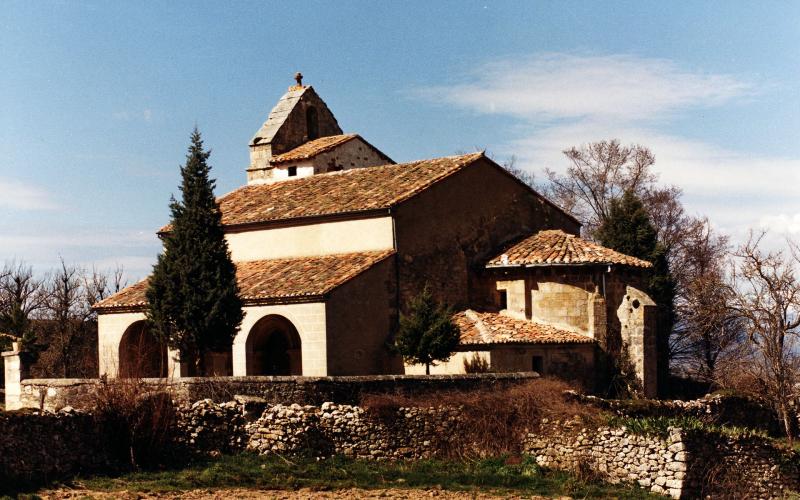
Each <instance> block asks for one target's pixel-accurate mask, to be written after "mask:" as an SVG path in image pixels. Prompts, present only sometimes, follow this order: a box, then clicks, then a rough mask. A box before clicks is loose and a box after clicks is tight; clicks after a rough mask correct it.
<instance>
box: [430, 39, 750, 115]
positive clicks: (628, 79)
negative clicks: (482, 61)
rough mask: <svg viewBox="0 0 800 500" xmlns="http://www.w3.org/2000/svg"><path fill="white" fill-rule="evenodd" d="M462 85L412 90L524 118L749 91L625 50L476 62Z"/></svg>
mask: <svg viewBox="0 0 800 500" xmlns="http://www.w3.org/2000/svg"><path fill="white" fill-rule="evenodd" d="M468 80H469V81H467V82H466V83H456V84H455V85H443V86H433V87H427V88H421V89H417V93H418V94H419V95H421V96H424V97H426V98H436V99H438V100H441V101H444V102H447V103H450V104H454V105H457V106H461V107H465V108H469V109H474V110H477V111H479V112H484V113H502V114H508V115H513V116H517V117H520V118H524V119H537V120H539V119H553V118H591V119H598V118H604V119H608V118H612V119H622V120H640V119H652V118H653V117H661V116H663V115H664V113H670V112H673V111H677V110H681V109H685V108H686V107H689V106H714V105H719V104H721V103H724V102H726V101H729V100H730V99H732V98H735V97H741V96H743V95H748V94H753V93H754V92H755V87H754V86H753V85H752V84H750V83H747V82H743V81H740V80H739V79H737V78H735V77H733V76H729V75H718V74H705V73H699V72H692V71H689V70H686V69H683V68H681V67H679V66H678V65H676V64H675V63H674V62H672V61H669V60H665V59H646V58H641V57H635V56H629V55H605V56H591V55H574V54H559V53H555V54H553V53H550V54H540V55H536V56H533V57H528V58H523V59H514V60H501V61H496V62H493V63H489V64H486V65H483V66H480V67H479V68H478V69H477V70H476V71H475V72H474V73H472V74H470V75H468Z"/></svg>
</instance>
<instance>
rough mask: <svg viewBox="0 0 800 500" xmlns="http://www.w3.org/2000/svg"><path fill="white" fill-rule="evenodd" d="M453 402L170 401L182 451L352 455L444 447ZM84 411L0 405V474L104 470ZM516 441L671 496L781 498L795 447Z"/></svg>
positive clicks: (596, 437)
mask: <svg viewBox="0 0 800 500" xmlns="http://www.w3.org/2000/svg"><path fill="white" fill-rule="evenodd" d="M460 415H461V413H460V411H459V409H458V408H446V407H438V408H383V409H380V410H377V409H376V410H375V411H369V410H365V409H364V408H361V407H358V406H354V405H348V404H338V403H331V402H325V403H323V404H321V405H300V404H291V405H284V404H272V403H269V402H267V401H266V400H265V399H263V398H260V397H253V396H237V397H236V398H235V399H234V401H229V402H225V403H215V402H214V401H212V400H210V399H206V400H202V401H197V402H195V403H191V404H189V403H180V404H179V405H178V406H177V415H176V425H175V428H174V429H175V432H174V437H173V446H174V447H175V448H174V449H176V450H181V453H183V454H182V455H181V456H190V455H193V454H194V455H204V456H208V455H211V456H214V455H219V454H221V453H239V452H242V451H245V450H249V451H251V452H256V453H260V454H271V453H277V454H291V453H309V454H312V455H314V456H317V457H327V456H332V455H339V454H341V455H346V456H350V457H354V458H359V459H369V460H394V459H422V458H430V457H434V456H442V455H447V454H448V452H452V451H456V452H457V451H459V450H454V449H453V448H452V446H453V445H454V444H456V443H457V442H458V441H456V440H455V439H456V438H457V437H458V436H459V435H460V432H461V431H463V430H464V429H463V427H462V422H461V420H460ZM101 434H102V431H101V430H99V429H97V428H96V425H95V423H94V421H93V419H92V417H91V415H88V414H85V413H81V412H76V411H75V410H71V409H65V410H63V411H61V412H59V413H48V412H43V413H39V412H31V411H27V410H26V411H17V412H6V413H0V435H2V436H4V439H2V440H0V484H13V483H8V482H9V481H18V482H19V481H32V480H37V479H38V480H42V479H45V480H46V479H56V478H59V477H68V476H70V475H72V474H75V473H78V472H83V473H86V472H90V471H98V470H100V471H106V472H107V471H113V470H115V468H118V467H121V466H122V465H123V464H122V463H115V462H114V459H113V457H112V456H111V454H110V453H109V451H108V446H109V443H111V442H113V440H114V437H113V436H103V435H101ZM521 450H522V451H523V452H525V453H529V454H531V455H533V456H534V457H535V459H536V461H537V462H538V463H539V464H540V465H542V466H544V467H548V468H555V469H565V470H579V471H582V472H585V471H586V470H591V471H594V473H596V474H597V475H598V476H600V477H602V478H604V479H606V480H609V481H612V482H630V483H638V484H639V485H641V486H642V487H644V488H648V489H650V490H651V491H653V492H657V493H662V494H666V495H669V496H672V497H674V498H698V497H702V496H706V495H711V496H712V497H713V498H730V497H736V498H750V497H759V498H780V497H783V496H784V493H786V492H787V491H789V490H791V491H800V458H798V456H797V454H792V453H787V452H785V451H782V450H780V449H778V448H776V447H775V446H774V445H772V443H771V442H769V441H768V440H766V439H763V438H758V437H745V438H736V439H734V438H730V437H726V436H721V435H717V434H711V433H700V432H696V431H694V432H684V431H683V430H681V429H676V428H670V429H669V432H668V435H667V436H666V437H664V438H661V437H657V436H642V435H635V434H632V433H630V432H628V431H627V430H626V429H624V428H600V429H593V430H587V429H582V430H579V429H576V428H574V427H573V426H572V425H571V424H570V423H565V424H561V425H559V424H551V423H548V424H546V427H545V428H543V429H542V430H540V431H537V432H536V433H535V434H529V435H527V436H526V437H525V438H524V440H523V441H522V443H521Z"/></svg>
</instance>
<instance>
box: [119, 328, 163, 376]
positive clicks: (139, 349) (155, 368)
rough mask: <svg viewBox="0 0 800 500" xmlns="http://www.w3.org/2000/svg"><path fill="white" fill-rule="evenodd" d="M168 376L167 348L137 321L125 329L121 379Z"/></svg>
mask: <svg viewBox="0 0 800 500" xmlns="http://www.w3.org/2000/svg"><path fill="white" fill-rule="evenodd" d="M166 376H167V346H166V345H165V344H164V343H163V342H160V341H159V340H158V339H157V338H156V337H155V336H154V335H153V334H152V333H151V332H150V330H149V329H148V328H147V323H146V322H145V321H136V322H134V323H132V324H131V325H130V326H129V327H128V328H126V329H125V333H123V334H122V338H121V339H120V342H119V377H122V378H133V377H136V378H151V377H152V378H155V377H166Z"/></svg>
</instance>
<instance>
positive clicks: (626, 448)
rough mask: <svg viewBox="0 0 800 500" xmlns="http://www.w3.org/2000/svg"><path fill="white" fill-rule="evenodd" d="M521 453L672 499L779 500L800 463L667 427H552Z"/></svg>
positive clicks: (768, 447) (765, 448)
mask: <svg viewBox="0 0 800 500" xmlns="http://www.w3.org/2000/svg"><path fill="white" fill-rule="evenodd" d="M523 449H524V450H525V451H526V452H527V453H530V454H531V455H533V456H534V457H535V459H536V461H537V463H539V464H540V465H541V466H543V467H548V468H553V469H562V470H585V469H587V468H588V469H589V470H592V471H594V472H596V473H597V474H599V475H600V476H601V477H602V478H603V479H605V480H607V481H610V482H628V483H636V484H639V485H640V486H641V487H643V488H646V489H649V490H650V491H652V492H654V493H659V494H664V495H669V496H671V497H672V498H704V497H710V498H784V497H785V496H786V495H787V494H788V492H790V491H791V492H794V493H795V494H796V492H798V491H800V457H798V455H797V454H796V453H792V452H787V451H786V450H781V449H779V448H778V447H776V446H775V445H774V444H773V443H772V442H770V441H769V440H767V439H764V438H760V437H757V436H746V437H730V436H724V435H720V434H717V433H709V432H700V431H690V432H687V431H684V430H682V429H677V428H669V431H668V435H667V436H666V437H659V436H645V435H638V434H633V433H630V432H629V431H627V430H626V429H625V428H601V429H592V430H586V429H584V430H581V431H580V432H577V433H576V432H574V430H573V429H569V428H558V427H556V426H553V427H551V428H549V429H548V430H546V431H544V432H540V433H537V434H531V435H529V436H528V437H527V439H526V440H525V443H524V446H523Z"/></svg>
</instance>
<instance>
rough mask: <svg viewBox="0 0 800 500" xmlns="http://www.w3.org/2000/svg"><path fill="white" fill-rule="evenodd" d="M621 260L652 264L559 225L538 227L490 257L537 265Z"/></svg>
mask: <svg viewBox="0 0 800 500" xmlns="http://www.w3.org/2000/svg"><path fill="white" fill-rule="evenodd" d="M548 264H552V265H558V264H562V265H569V264H574V265H582V264H620V265H626V266H633V267H651V266H652V264H651V263H650V262H647V261H645V260H642V259H637V258H636V257H631V256H630V255H625V254H624V253H621V252H617V251H615V250H611V249H610V248H606V247H604V246H601V245H598V244H597V243H593V242H591V241H587V240H584V239H583V238H580V237H578V236H575V235H574V234H567V233H565V232H564V231H561V230H558V229H551V230H546V231H539V232H538V233H536V234H534V235H532V236H529V237H527V238H525V239H524V240H522V241H520V242H519V243H516V244H514V245H512V246H511V247H509V248H507V249H506V250H504V251H503V252H502V253H501V254H499V255H497V256H496V257H494V258H492V259H491V260H489V262H488V263H487V264H486V266H487V267H509V266H536V265H548Z"/></svg>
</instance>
